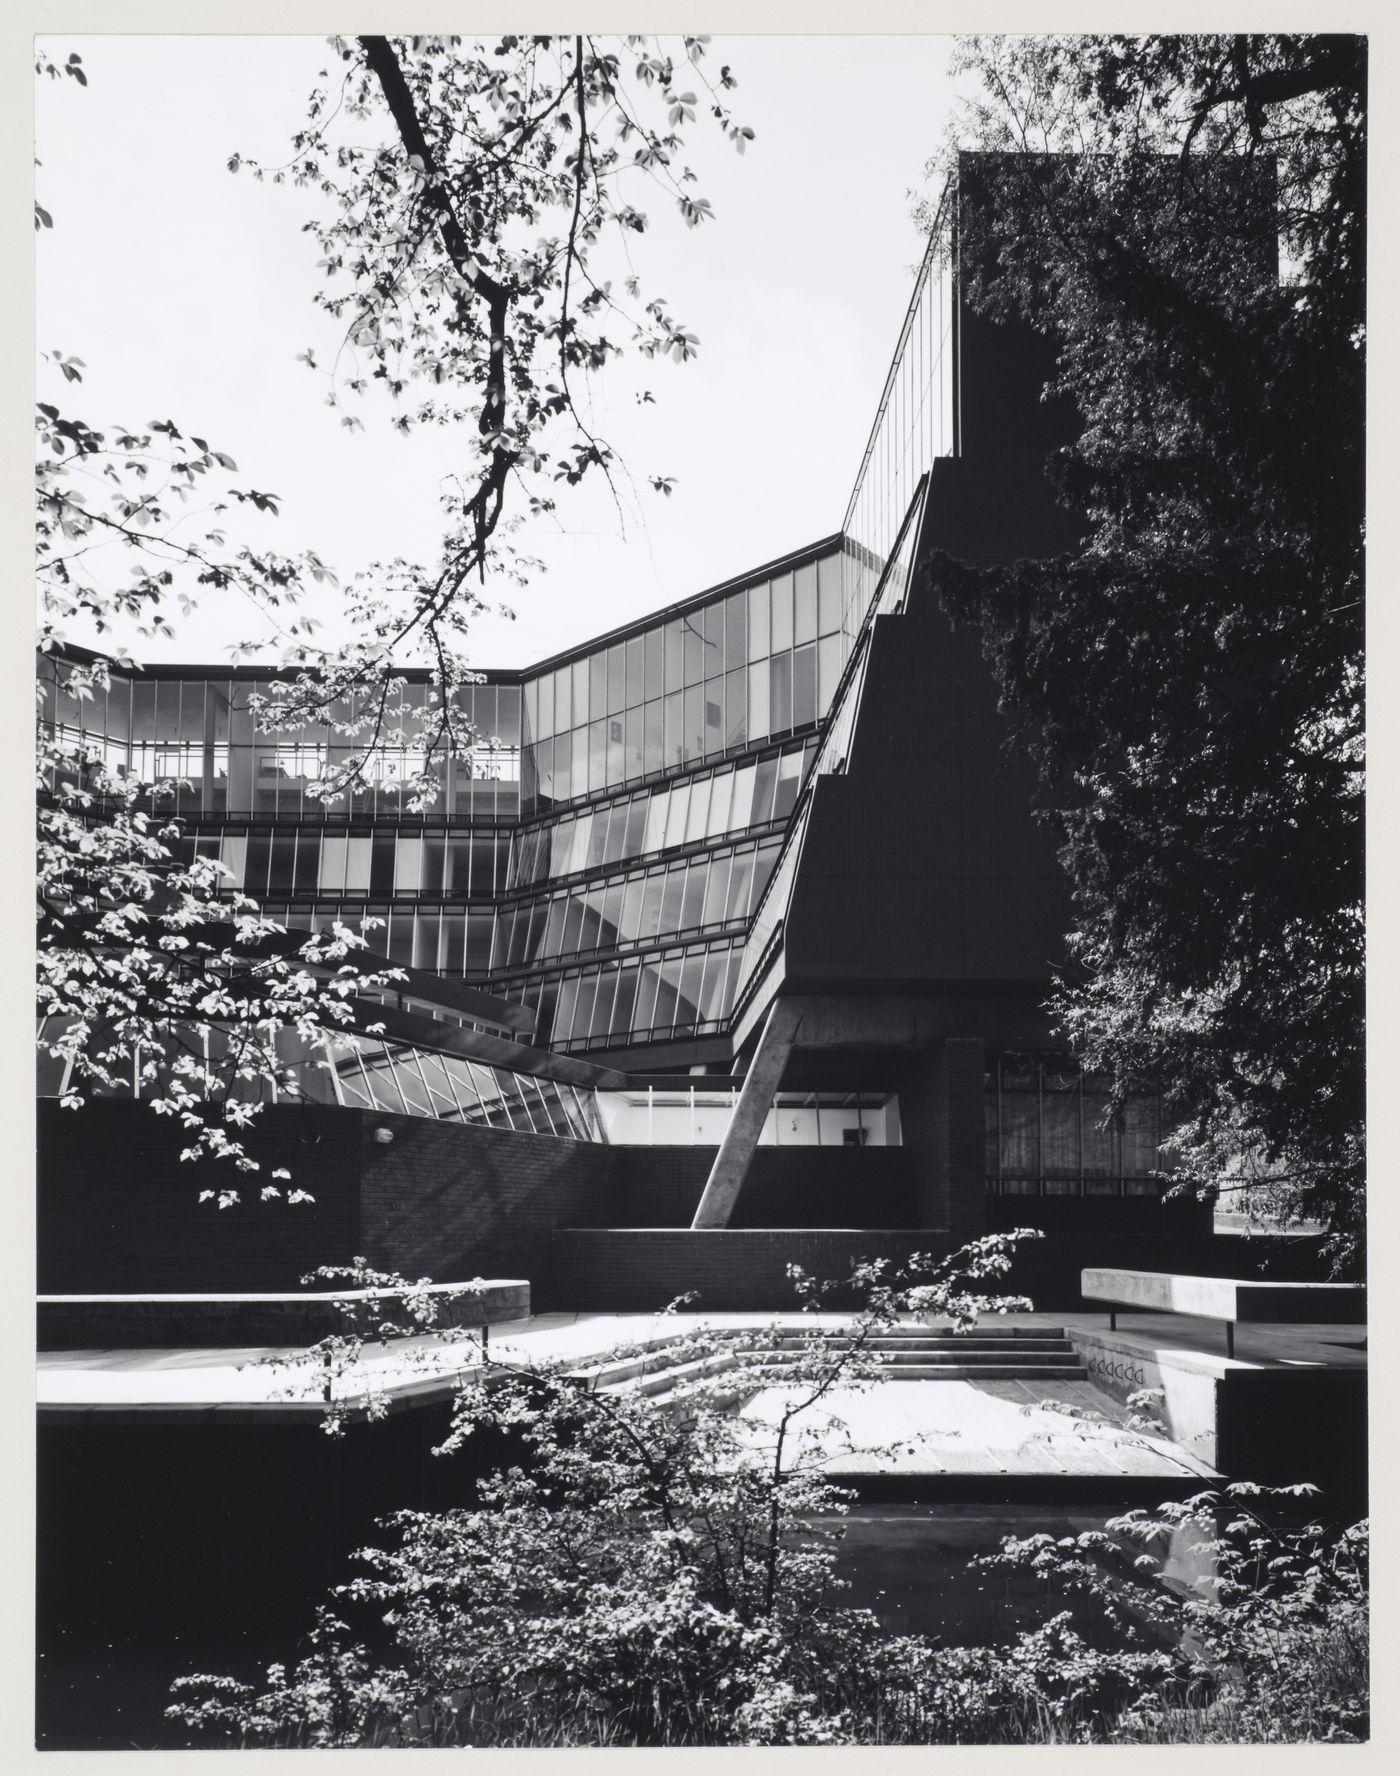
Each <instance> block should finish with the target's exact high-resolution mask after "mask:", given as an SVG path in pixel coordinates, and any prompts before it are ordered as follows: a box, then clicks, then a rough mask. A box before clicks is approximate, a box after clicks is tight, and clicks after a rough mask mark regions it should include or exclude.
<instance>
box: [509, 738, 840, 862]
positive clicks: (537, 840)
mask: <svg viewBox="0 0 1400 1776" xmlns="http://www.w3.org/2000/svg"><path fill="white" fill-rule="evenodd" d="M816 749H817V742H816V740H815V739H812V740H808V741H807V742H806V743H805V745H797V746H792V747H788V748H786V749H785V750H784V751H782V752H780V753H773V754H771V755H769V756H767V757H763V758H757V759H744V760H741V761H740V762H739V763H737V764H735V765H724V766H721V767H720V768H719V769H717V770H714V771H703V772H697V773H694V774H692V775H690V776H687V777H686V778H684V779H683V780H682V781H680V782H678V783H664V784H661V785H660V786H659V787H657V788H656V789H649V790H639V791H638V792H637V793H636V794H634V795H631V796H624V797H620V798H618V799H617V800H615V801H611V802H607V803H604V804H603V805H601V806H599V807H594V808H585V809H583V810H582V811H581V812H580V813H578V814H566V815H564V816H562V817H561V818H560V819H558V820H554V821H551V822H549V823H548V824H546V825H543V826H536V827H532V828H527V829H526V830H524V831H522V832H518V833H517V834H516V835H515V843H514V846H513V847H512V850H511V859H510V874H509V879H508V882H507V886H508V887H509V888H521V887H528V886H529V885H530V884H531V883H534V882H543V881H557V880H559V879H560V878H562V877H565V876H572V875H575V874H578V873H579V872H581V871H583V870H590V869H597V868H599V867H604V868H606V866H607V865H609V864H614V863H622V862H625V861H626V860H627V859H628V858H632V857H643V856H646V855H647V854H648V853H650V852H654V851H669V850H671V849H672V848H674V847H675V846H677V845H688V844H694V843H696V842H698V841H700V840H703V839H715V838H721V837H723V836H725V835H726V834H728V833H740V832H746V831H748V830H749V829H750V828H753V827H760V826H767V825H771V824H772V823H774V822H776V821H781V820H786V819H787V817H788V816H789V815H790V814H791V812H792V810H793V808H794V806H795V805H796V802H797V793H798V789H799V788H800V786H801V784H802V781H803V779H804V778H805V776H806V773H807V767H808V765H809V764H810V763H811V760H812V759H813V758H814V757H815V755H816Z"/></svg>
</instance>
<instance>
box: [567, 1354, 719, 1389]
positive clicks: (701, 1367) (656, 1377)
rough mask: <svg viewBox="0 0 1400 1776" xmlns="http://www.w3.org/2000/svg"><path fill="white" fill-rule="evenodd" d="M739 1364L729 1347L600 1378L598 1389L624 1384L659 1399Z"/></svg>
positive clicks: (626, 1387)
mask: <svg viewBox="0 0 1400 1776" xmlns="http://www.w3.org/2000/svg"><path fill="white" fill-rule="evenodd" d="M738 1367H739V1361H738V1358H737V1357H734V1356H732V1355H731V1354H730V1353H729V1352H727V1351H717V1352H716V1353H715V1354H714V1355H713V1356H709V1357H697V1358H694V1359H693V1360H692V1361H690V1362H684V1363H675V1364H670V1365H667V1366H666V1367H664V1368H658V1369H655V1370H652V1371H651V1372H650V1373H647V1374H642V1375H633V1376H626V1377H622V1378H620V1379H614V1380H608V1381H600V1382H599V1383H598V1384H597V1391H598V1392H599V1393H617V1392H620V1391H621V1390H622V1389H624V1388H625V1389H626V1390H627V1391H628V1392H629V1393H636V1394H646V1395H647V1396H648V1397H649V1398H651V1399H657V1398H659V1397H661V1396H663V1395H665V1396H669V1395H671V1394H673V1393H674V1392H675V1391H676V1390H677V1389H678V1388H679V1387H681V1386H683V1385H684V1384H685V1383H687V1382H691V1383H693V1382H698V1381H703V1380H706V1379H707V1378H708V1377H709V1376H712V1375H723V1374H725V1373H726V1372H727V1371H728V1370H730V1369H737V1368H738Z"/></svg>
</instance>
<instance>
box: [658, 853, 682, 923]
mask: <svg viewBox="0 0 1400 1776" xmlns="http://www.w3.org/2000/svg"><path fill="white" fill-rule="evenodd" d="M684 893H685V865H684V864H683V863H673V864H672V865H671V867H670V869H668V870H667V872H666V887H665V893H664V895H663V897H662V901H661V925H660V930H661V931H662V932H669V931H679V930H680V923H681V899H682V896H683V895H684Z"/></svg>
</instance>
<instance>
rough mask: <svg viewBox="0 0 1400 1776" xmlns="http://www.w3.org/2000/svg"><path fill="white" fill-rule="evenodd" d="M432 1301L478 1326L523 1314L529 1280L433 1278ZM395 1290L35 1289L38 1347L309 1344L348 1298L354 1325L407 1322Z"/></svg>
mask: <svg viewBox="0 0 1400 1776" xmlns="http://www.w3.org/2000/svg"><path fill="white" fill-rule="evenodd" d="M422 1293H423V1294H426V1295H429V1296H431V1297H432V1298H433V1300H434V1301H435V1302H436V1303H437V1320H436V1324H438V1325H439V1326H484V1325H490V1324H492V1323H494V1322H499V1321H502V1320H517V1319H524V1318H525V1317H526V1316H527V1315H528V1314H529V1312H530V1285H529V1284H528V1283H527V1282H519V1281H515V1280H510V1281H504V1282H485V1283H481V1284H476V1283H435V1284H433V1285H432V1286H431V1287H430V1288H428V1289H426V1290H424V1291H422ZM401 1299H402V1292H401V1291H398V1290H392V1289H341V1290H328V1291H322V1292H318V1293H314V1294H313V1293H309V1292H308V1293H305V1294H301V1295H41V1296H39V1298H38V1302H37V1306H38V1320H39V1327H38V1331H39V1349H40V1350H86V1349H101V1350H150V1349H161V1350H165V1349H208V1348H213V1347H218V1346H223V1345H229V1346H242V1345H257V1346H263V1345H284V1344H286V1345H311V1344H316V1343H317V1342H318V1341H319V1340H320V1339H322V1338H328V1337H330V1336H331V1334H333V1333H336V1332H344V1331H348V1330H349V1329H350V1326H351V1320H350V1318H349V1317H348V1316H347V1315H346V1314H345V1313H343V1312H342V1311H341V1310H340V1309H339V1308H338V1307H337V1305H336V1304H337V1303H338V1302H348V1303H352V1304H354V1305H355V1306H356V1307H358V1308H362V1309H364V1310H365V1311H364V1312H362V1313H361V1314H359V1315H358V1316H357V1318H358V1321H359V1323H360V1324H361V1325H365V1326H369V1325H372V1324H373V1323H374V1322H375V1321H377V1320H378V1319H379V1318H381V1317H382V1318H386V1319H390V1320H393V1321H394V1322H395V1323H405V1324H406V1323H408V1315H407V1314H406V1313H403V1312H402V1311H397V1312H396V1311H395V1304H396V1302H399V1301H400V1300H401Z"/></svg>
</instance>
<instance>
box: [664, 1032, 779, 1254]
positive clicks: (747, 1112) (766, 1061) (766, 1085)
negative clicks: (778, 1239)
mask: <svg viewBox="0 0 1400 1776" xmlns="http://www.w3.org/2000/svg"><path fill="white" fill-rule="evenodd" d="M801 1022H802V1001H801V1000H800V999H775V1000H774V1001H773V1003H772V1005H771V1006H770V1008H769V1011H768V1019H767V1022H766V1023H765V1024H764V1026H763V1034H762V1035H761V1036H760V1037H759V1039H758V1047H757V1048H756V1049H755V1050H754V1057H753V1060H752V1062H751V1063H750V1065H749V1070H748V1073H747V1074H746V1075H745V1078H744V1088H743V1090H742V1091H741V1092H740V1093H739V1102H738V1103H737V1104H736V1105H735V1106H734V1111H733V1114H732V1115H731V1116H730V1118H729V1127H728V1128H727V1129H726V1130H725V1133H724V1140H723V1141H722V1142H721V1143H720V1149H719V1152H718V1153H717V1154H716V1155H715V1163H714V1165H713V1166H712V1167H711V1168H710V1175H709V1177H708V1179H707V1180H706V1182H705V1189H704V1192H703V1193H702V1195H701V1197H700V1206H699V1207H698V1208H697V1209H696V1211H695V1219H694V1220H693V1221H692V1222H691V1224H690V1225H691V1228H692V1229H693V1230H695V1229H702V1228H707V1227H711V1228H713V1227H728V1225H729V1217H730V1216H731V1215H732V1214H733V1213H734V1205H735V1203H736V1202H738V1200H739V1192H740V1191H741V1190H742V1189H743V1187H744V1179H745V1178H746V1177H747V1176H748V1172H749V1165H750V1162H751V1161H752V1159H753V1154H754V1148H755V1147H757V1145H758V1137H759V1136H760V1135H761V1134H762V1133H763V1124H764V1120H765V1118H766V1117H767V1115H768V1111H769V1108H770V1107H771V1105H772V1102H773V1097H774V1094H775V1093H776V1091H777V1089H778V1086H779V1084H780V1083H781V1081H782V1077H783V1071H784V1069H785V1068H786V1066H787V1064H788V1056H789V1055H790V1054H791V1053H792V1047H793V1042H794V1039H795V1038H796V1036H797V1030H798V1026H799V1024H800V1023H801Z"/></svg>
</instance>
